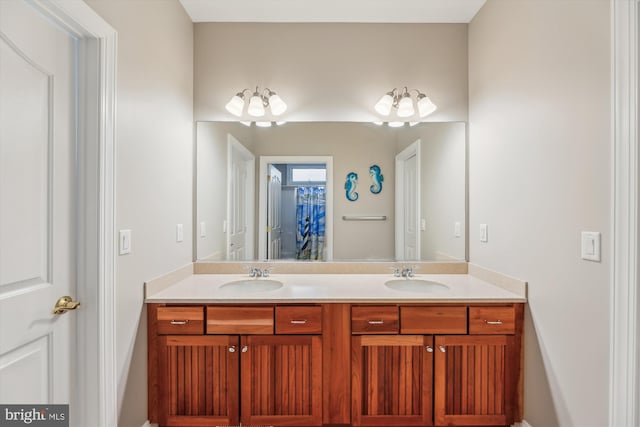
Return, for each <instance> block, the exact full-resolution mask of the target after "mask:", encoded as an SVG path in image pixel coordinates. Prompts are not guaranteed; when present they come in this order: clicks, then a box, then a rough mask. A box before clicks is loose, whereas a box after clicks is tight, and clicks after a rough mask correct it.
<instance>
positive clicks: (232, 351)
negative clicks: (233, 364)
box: [229, 345, 236, 353]
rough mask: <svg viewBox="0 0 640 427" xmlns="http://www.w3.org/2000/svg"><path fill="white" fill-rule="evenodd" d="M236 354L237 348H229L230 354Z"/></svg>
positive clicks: (233, 346)
mask: <svg viewBox="0 0 640 427" xmlns="http://www.w3.org/2000/svg"><path fill="white" fill-rule="evenodd" d="M235 352H236V346H235V345H232V346H231V347H229V353H235Z"/></svg>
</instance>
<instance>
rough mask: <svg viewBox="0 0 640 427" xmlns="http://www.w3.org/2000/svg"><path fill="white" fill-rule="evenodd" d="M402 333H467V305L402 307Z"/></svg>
mask: <svg viewBox="0 0 640 427" xmlns="http://www.w3.org/2000/svg"><path fill="white" fill-rule="evenodd" d="M400 333H401V334H466V333H467V307H459V306H453V307H449V306H428V307H400Z"/></svg>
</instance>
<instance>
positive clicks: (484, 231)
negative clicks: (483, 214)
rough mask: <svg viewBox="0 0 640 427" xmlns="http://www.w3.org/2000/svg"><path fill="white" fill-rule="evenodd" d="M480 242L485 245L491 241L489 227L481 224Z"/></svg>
mask: <svg viewBox="0 0 640 427" xmlns="http://www.w3.org/2000/svg"><path fill="white" fill-rule="evenodd" d="M480 241H481V242H483V243H487V242H488V241H489V227H487V224H480Z"/></svg>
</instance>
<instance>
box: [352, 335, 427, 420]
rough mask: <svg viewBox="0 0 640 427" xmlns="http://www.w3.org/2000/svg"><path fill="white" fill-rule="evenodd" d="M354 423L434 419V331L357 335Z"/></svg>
mask: <svg viewBox="0 0 640 427" xmlns="http://www.w3.org/2000/svg"><path fill="white" fill-rule="evenodd" d="M352 342H353V343H352V359H351V370H352V375H351V386H352V403H351V405H352V406H351V414H352V418H351V421H352V425H354V426H428V425H432V392H431V390H432V388H431V387H432V373H433V337H430V336H422V335H366V336H354V337H353V338H352Z"/></svg>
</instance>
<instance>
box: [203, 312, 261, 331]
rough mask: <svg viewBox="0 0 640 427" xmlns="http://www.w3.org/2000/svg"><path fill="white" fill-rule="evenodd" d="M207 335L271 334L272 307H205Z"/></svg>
mask: <svg viewBox="0 0 640 427" xmlns="http://www.w3.org/2000/svg"><path fill="white" fill-rule="evenodd" d="M207 334H225V335H232V334H239V335H241V334H267V335H271V334H273V307H207Z"/></svg>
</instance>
